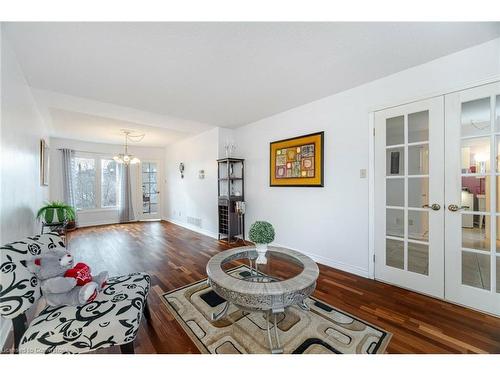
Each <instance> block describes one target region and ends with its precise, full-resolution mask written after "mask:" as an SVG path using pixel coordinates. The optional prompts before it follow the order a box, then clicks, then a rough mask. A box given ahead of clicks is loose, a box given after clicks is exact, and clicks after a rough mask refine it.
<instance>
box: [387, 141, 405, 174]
mask: <svg viewBox="0 0 500 375" xmlns="http://www.w3.org/2000/svg"><path fill="white" fill-rule="evenodd" d="M385 165H386V168H385V171H386V175H387V176H404V174H405V149H404V147H396V148H389V149H387V150H386V163H385Z"/></svg>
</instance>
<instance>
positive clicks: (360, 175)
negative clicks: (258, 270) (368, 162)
mask: <svg viewBox="0 0 500 375" xmlns="http://www.w3.org/2000/svg"><path fill="white" fill-rule="evenodd" d="M359 178H366V169H360V170H359Z"/></svg>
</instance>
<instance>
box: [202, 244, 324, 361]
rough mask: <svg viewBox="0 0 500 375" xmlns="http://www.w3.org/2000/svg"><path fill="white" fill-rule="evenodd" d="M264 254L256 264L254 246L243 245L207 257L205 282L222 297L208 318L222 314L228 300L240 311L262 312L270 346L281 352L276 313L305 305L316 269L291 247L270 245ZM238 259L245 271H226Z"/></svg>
mask: <svg viewBox="0 0 500 375" xmlns="http://www.w3.org/2000/svg"><path fill="white" fill-rule="evenodd" d="M266 258H267V263H266V264H256V262H255V260H256V259H257V251H256V250H255V247H254V246H243V247H238V248H234V249H231V250H226V251H223V252H220V253H219V254H217V255H215V256H213V257H212V258H211V259H210V260H209V261H208V263H207V275H208V279H207V283H208V284H209V285H210V286H211V287H212V289H213V290H214V291H215V292H216V293H217V294H218V295H219V296H221V297H222V298H224V299H225V300H226V302H225V304H224V306H223V308H222V310H221V311H220V312H218V313H214V314H213V315H212V319H213V320H219V319H221V318H223V317H224V316H225V315H226V313H227V311H228V310H229V306H230V305H231V304H232V305H234V306H236V307H238V308H239V309H241V310H244V311H249V312H256V311H262V312H263V313H265V314H266V320H267V336H268V340H269V347H270V350H271V352H272V353H283V348H282V347H281V344H280V340H279V333H278V327H277V324H276V318H277V315H278V314H280V313H283V312H285V309H286V308H288V307H290V306H293V305H297V306H298V307H300V308H301V309H304V310H308V309H309V308H308V306H307V305H306V303H305V302H304V301H305V299H306V298H307V297H309V296H310V295H311V294H312V293H313V292H314V289H315V288H316V280H317V279H318V275H319V269H318V266H317V264H316V263H315V262H314V261H313V260H312V259H311V258H309V257H308V256H306V255H304V254H302V253H299V252H298V251H295V250H289V249H284V248H278V247H273V246H270V247H269V249H268V251H267V253H266ZM242 261H243V262H244V263H245V264H247V266H248V268H249V271H248V272H247V275H246V276H244V277H236V276H234V273H231V272H229V271H230V270H232V269H233V268H234V267H235V266H238V264H240V265H241V262H242ZM271 319H272V320H273V327H272V328H271V323H270V320H271ZM271 330H273V331H274V339H273V335H272V334H271Z"/></svg>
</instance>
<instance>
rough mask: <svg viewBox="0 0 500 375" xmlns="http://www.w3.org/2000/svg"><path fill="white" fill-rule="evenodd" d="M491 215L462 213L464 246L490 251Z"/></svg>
mask: <svg viewBox="0 0 500 375" xmlns="http://www.w3.org/2000/svg"><path fill="white" fill-rule="evenodd" d="M490 228H491V227H490V215H473V214H462V247H463V248H467V249H475V250H483V251H490V248H491V247H490V235H489V233H490Z"/></svg>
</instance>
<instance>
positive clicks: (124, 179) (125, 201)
mask: <svg viewBox="0 0 500 375" xmlns="http://www.w3.org/2000/svg"><path fill="white" fill-rule="evenodd" d="M120 177H121V182H120V223H127V222H130V221H135V215H134V206H133V202H132V187H131V180H132V179H131V178H130V165H127V164H122V165H121V173H120Z"/></svg>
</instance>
